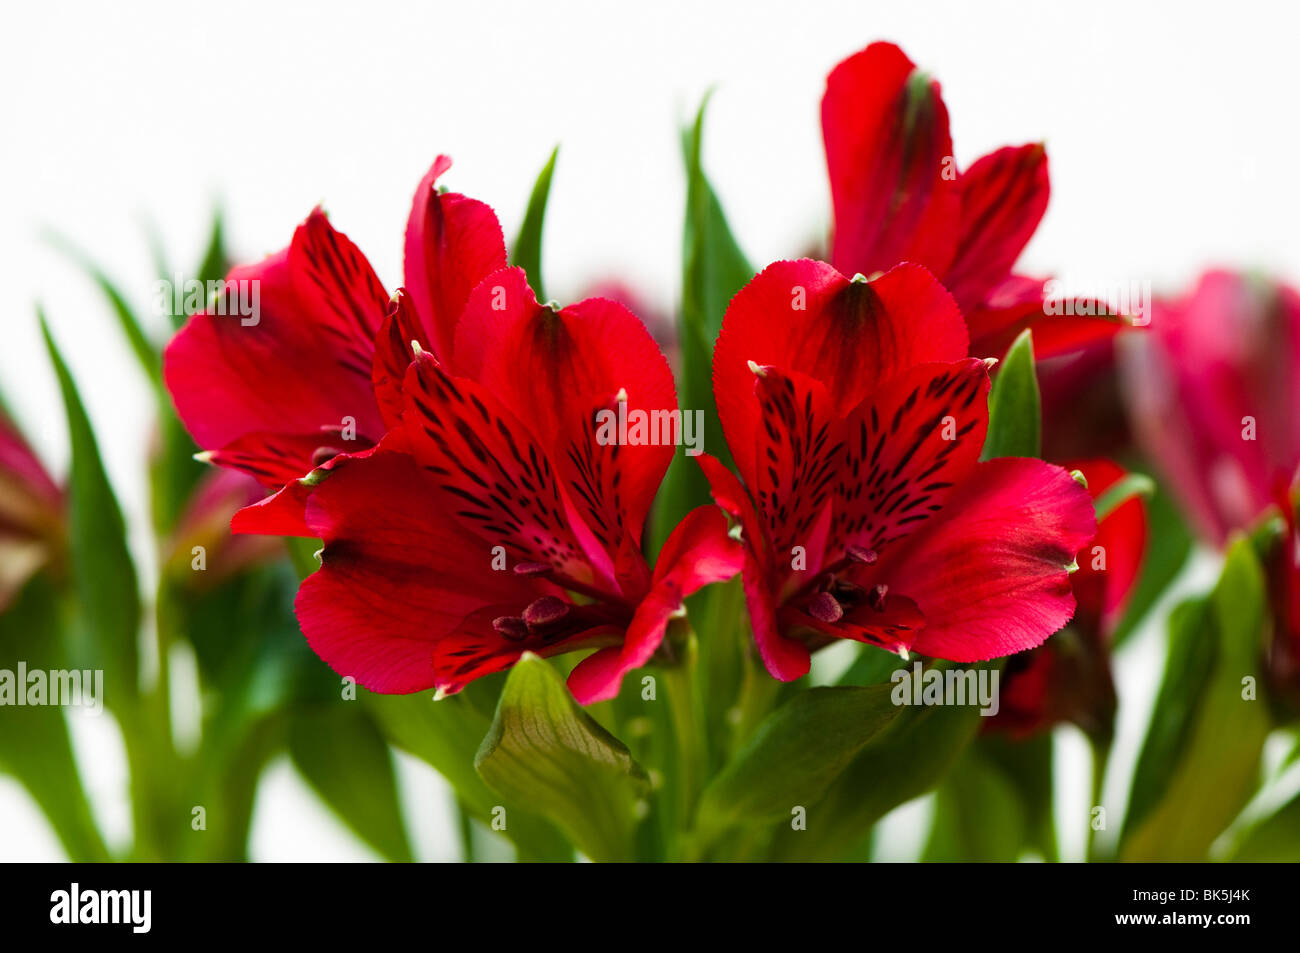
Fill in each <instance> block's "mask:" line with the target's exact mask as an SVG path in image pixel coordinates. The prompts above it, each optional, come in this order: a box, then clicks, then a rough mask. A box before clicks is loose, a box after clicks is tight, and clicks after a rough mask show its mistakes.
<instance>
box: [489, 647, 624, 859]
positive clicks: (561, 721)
mask: <svg viewBox="0 0 1300 953" xmlns="http://www.w3.org/2000/svg"><path fill="white" fill-rule="evenodd" d="M474 764H475V767H476V768H477V769H478V772H479V774H480V775H482V777H483V779H484V780H485V781H486V782H487V783H488V784H489V785H490V786H491V787H492V788H493V789H494V790H496V791H498V792H500V793H501V794H503V795H505V796H506V797H510V798H513V799H515V800H517V801H520V802H522V803H526V804H528V805H529V806H530V807H532V808H533V809H534V810H537V811H539V812H540V813H542V814H544V815H546V816H547V817H549V818H550V819H551V820H553V821H554V822H555V823H556V824H557V825H558V826H559V827H560V828H561V829H562V830H564V831H565V832H566V833H567V834H568V835H569V836H570V838H572V840H573V843H574V844H575V845H576V846H577V848H578V849H579V850H580V851H582V852H583V853H584V854H586V855H587V856H588V857H590V858H591V859H592V860H596V861H611V860H625V859H628V858H630V857H631V856H632V855H633V853H634V850H635V841H636V830H637V826H638V824H639V821H640V817H641V815H642V814H643V812H644V810H645V805H644V804H642V801H643V799H644V798H645V796H646V795H647V794H648V791H649V783H648V779H647V778H646V774H645V772H644V771H642V769H641V767H640V765H638V764H637V763H636V762H635V761H633V760H632V756H631V754H630V753H629V752H628V750H627V748H626V747H625V746H624V745H623V743H622V742H621V741H619V740H618V739H617V738H615V737H614V736H613V735H611V734H610V733H609V732H607V731H606V730H605V729H604V728H602V727H601V726H600V725H599V724H597V723H596V721H595V720H594V719H592V718H591V717H590V716H589V715H588V714H587V713H586V712H584V711H583V710H582V709H581V708H580V707H579V706H578V704H577V703H576V702H575V701H574V700H573V698H572V696H571V695H570V694H569V691H568V689H567V688H566V687H565V685H564V682H563V681H561V679H560V676H559V675H558V674H557V673H556V672H555V670H554V669H553V668H551V666H550V665H549V664H547V662H546V661H544V660H543V659H541V658H538V657H537V656H535V655H532V654H531V653H525V655H524V656H523V658H521V659H520V660H519V662H518V663H516V665H515V666H514V668H513V669H511V671H510V675H509V676H508V677H507V679H506V685H505V689H504V690H503V691H502V693H501V701H500V703H499V704H498V705H497V712H496V717H495V718H494V719H493V721H492V728H491V730H490V731H489V732H488V734H487V736H486V737H485V738H484V739H483V744H482V746H481V747H480V748H479V751H478V756H477V757H476V758H475V761H474Z"/></svg>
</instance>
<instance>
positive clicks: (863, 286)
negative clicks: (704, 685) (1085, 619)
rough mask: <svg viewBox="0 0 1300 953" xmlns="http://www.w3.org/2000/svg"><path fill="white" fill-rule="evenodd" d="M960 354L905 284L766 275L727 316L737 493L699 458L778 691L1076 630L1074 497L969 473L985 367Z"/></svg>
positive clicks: (908, 281) (940, 320) (728, 420)
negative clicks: (845, 652) (733, 534)
mask: <svg viewBox="0 0 1300 953" xmlns="http://www.w3.org/2000/svg"><path fill="white" fill-rule="evenodd" d="M967 345H968V338H967V332H966V325H965V323H964V322H963V321H962V316H961V312H960V311H959V310H958V308H957V305H956V302H954V301H953V299H952V296H951V295H949V294H948V292H946V291H945V290H944V289H943V287H942V286H941V285H940V284H939V283H938V282H937V281H935V280H934V278H933V277H932V276H931V275H930V274H929V273H928V272H927V271H926V270H925V269H924V268H921V267H920V266H917V265H910V264H909V265H900V266H898V267H896V268H893V269H891V270H890V271H888V272H886V273H884V274H883V275H881V276H879V277H877V278H875V279H873V280H871V281H866V280H862V279H854V280H850V279H848V278H846V277H844V276H843V275H842V274H840V273H839V272H838V271H836V270H835V269H834V268H833V267H831V266H830V265H827V264H823V263H821V262H817V261H810V260H803V261H783V262H777V263H776V264H773V265H771V266H769V267H768V268H766V269H765V270H764V271H763V272H762V273H760V274H759V275H758V276H757V277H755V278H754V279H753V280H752V281H751V282H750V283H749V284H748V285H746V286H745V287H744V288H743V289H742V290H741V291H740V292H739V293H738V294H737V295H736V297H735V298H733V299H732V302H731V305H730V307H729V308H728V309H727V313H726V317H725V319H724V320H723V324H722V332H721V334H720V335H719V337H718V342H717V346H716V348H715V350H714V357H713V388H714V396H715V397H716V399H717V404H718V412H719V415H720V417H721V420H722V427H723V430H724V431H725V434H726V438H727V445H728V446H729V447H730V449H731V453H732V456H733V457H734V459H735V461H736V467H737V469H738V470H739V472H740V476H741V478H742V479H743V481H744V486H743V487H742V485H741V483H740V482H739V481H738V480H737V479H736V478H735V476H734V475H732V474H731V473H730V472H729V471H727V470H725V469H724V468H723V467H722V466H721V465H720V464H719V463H718V462H717V461H716V460H714V459H712V458H708V457H701V458H700V459H701V460H702V462H703V465H704V467H705V471H706V473H707V475H708V477H709V479H710V482H711V484H712V486H713V492H714V498H715V499H716V500H717V501H718V503H719V504H720V505H721V506H722V507H723V508H724V509H726V510H728V511H729V512H731V513H732V514H733V516H735V517H736V518H737V519H738V520H739V521H740V524H741V527H742V532H743V537H744V540H745V544H746V550H745V566H744V583H745V592H746V597H747V601H748V605H749V612H750V618H751V620H752V623H753V629H754V637H755V640H756V642H757V645H758V649H759V652H760V654H761V655H762V658H763V661H764V662H765V664H766V665H767V668H768V670H769V671H770V672H771V673H772V674H773V675H774V676H776V677H777V678H780V679H783V680H790V679H794V678H798V677H799V676H801V675H803V674H804V673H806V672H807V671H808V668H809V662H810V658H809V651H810V649H815V648H817V647H819V646H821V645H824V644H826V643H828V642H829V641H831V640H833V639H835V638H848V639H855V640H858V641H863V642H869V643H872V644H875V645H879V646H882V647H884V648H886V649H889V650H891V651H895V652H898V653H900V654H905V653H907V652H909V651H916V652H919V653H921V654H923V655H930V656H936V657H939V658H946V659H952V660H955V661H959V662H973V661H978V660H982V659H988V658H994V657H998V656H1003V655H1009V654H1011V653H1013V652H1018V651H1021V650H1023V649H1027V648H1031V647H1033V646H1035V645H1038V644H1039V643H1040V642H1042V641H1043V640H1044V639H1045V638H1047V637H1048V636H1049V635H1051V634H1052V633H1053V632H1055V631H1056V630H1057V629H1059V628H1061V626H1063V625H1064V624H1065V623H1066V622H1067V621H1069V619H1070V617H1071V616H1072V615H1073V612H1074V605H1075V603H1074V597H1073V595H1072V594H1071V590H1070V579H1069V571H1068V567H1069V566H1070V565H1071V564H1072V563H1073V561H1074V558H1075V554H1076V553H1077V552H1078V551H1079V549H1080V548H1081V547H1082V546H1083V545H1084V544H1085V543H1086V542H1087V541H1088V540H1090V539H1091V538H1092V537H1093V535H1094V533H1095V529H1096V521H1095V518H1094V516H1093V511H1092V506H1091V503H1090V501H1089V499H1088V494H1087V491H1085V490H1084V489H1083V487H1081V486H1080V485H1079V484H1078V483H1077V482H1076V481H1075V480H1074V479H1073V478H1072V477H1071V476H1070V474H1069V473H1067V472H1066V471H1065V470H1062V469H1061V468H1060V467H1055V466H1051V465H1049V464H1047V463H1044V462H1042V461H1040V460H1030V459H1000V460H990V461H987V462H983V463H981V462H979V455H980V451H981V449H982V447H983V445H984V436H985V432H986V430H987V426H988V404H987V394H988V390H989V378H988V365H987V364H986V363H985V362H984V361H981V360H976V359H972V358H967V356H966V353H967Z"/></svg>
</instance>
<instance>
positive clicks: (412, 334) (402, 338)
mask: <svg viewBox="0 0 1300 953" xmlns="http://www.w3.org/2000/svg"><path fill="white" fill-rule="evenodd" d="M413 341H414V342H418V343H419V344H420V346H421V347H422V348H423V349H424V350H426V351H427V350H430V349H431V348H432V345H431V344H430V343H429V336H428V334H427V333H426V332H425V330H424V327H423V326H422V325H421V324H420V317H419V315H418V314H416V313H415V307H414V305H412V304H411V298H410V295H407V294H405V293H403V292H402V291H398V292H397V294H396V295H395V296H394V297H393V302H392V305H391V306H390V308H389V311H388V317H386V318H385V319H384V323H383V325H382V326H381V327H380V329H379V334H378V336H377V337H376V339H375V360H374V363H373V365H372V366H371V370H370V375H371V380H372V381H373V383H374V387H375V400H376V402H378V404H379V412H380V414H382V415H383V418H384V426H385V427H387V428H389V429H392V428H394V427H396V426H397V425H398V423H399V422H400V421H401V418H402V381H403V380H404V379H405V377H406V369H407V367H409V366H410V364H411V361H412V360H413V359H414V357H415V353H414V351H413V349H412V347H411V342H413Z"/></svg>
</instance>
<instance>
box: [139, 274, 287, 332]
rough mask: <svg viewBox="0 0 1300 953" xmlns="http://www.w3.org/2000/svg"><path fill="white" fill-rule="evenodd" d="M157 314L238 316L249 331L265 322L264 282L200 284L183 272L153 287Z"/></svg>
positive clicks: (255, 279)
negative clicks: (263, 310)
mask: <svg viewBox="0 0 1300 953" xmlns="http://www.w3.org/2000/svg"><path fill="white" fill-rule="evenodd" d="M153 308H154V312H155V313H156V314H158V315H161V316H164V317H165V316H175V315H186V316H188V315H192V314H199V313H200V312H203V311H210V313H212V314H218V315H221V316H223V317H224V316H226V315H230V316H232V317H238V318H239V323H240V324H242V325H243V326H244V327H246V328H251V327H256V326H257V325H258V323H260V322H261V320H262V282H261V281H260V280H259V279H257V278H237V279H231V278H227V279H224V280H214V281H199V280H198V279H197V278H186V277H185V276H183V275H182V274H180V272H177V273H176V274H175V275H173V276H172V279H170V280H169V279H167V278H160V279H159V280H158V281H155V282H154V285H153Z"/></svg>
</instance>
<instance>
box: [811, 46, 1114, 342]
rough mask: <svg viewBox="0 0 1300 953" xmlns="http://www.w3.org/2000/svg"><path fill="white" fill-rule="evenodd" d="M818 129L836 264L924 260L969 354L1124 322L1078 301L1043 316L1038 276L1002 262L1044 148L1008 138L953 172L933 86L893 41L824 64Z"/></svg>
mask: <svg viewBox="0 0 1300 953" xmlns="http://www.w3.org/2000/svg"><path fill="white" fill-rule="evenodd" d="M822 133H823V136H824V139H825V144H826V165H827V169H828V171H829V173H830V184H831V198H832V204H833V206H834V216H835V229H834V235H833V242H832V248H831V262H832V264H834V265H835V267H836V268H838V269H839V270H840V271H842V272H844V273H845V274H848V275H851V274H853V273H855V272H859V273H861V274H864V275H873V274H875V273H876V272H880V271H886V270H888V269H890V268H892V267H893V266H894V265H896V264H898V263H899V262H903V261H911V262H916V263H917V264H921V265H924V266H925V267H926V268H928V269H929V270H930V271H931V272H932V273H933V274H934V275H935V276H936V277H938V278H939V279H940V280H942V281H943V283H944V284H945V285H946V286H947V288H948V290H949V291H951V292H952V294H953V296H954V297H955V298H956V299H957V303H958V304H959V305H960V306H961V309H962V312H963V313H964V314H965V315H966V319H967V322H968V324H969V327H970V336H971V353H973V354H976V355H984V356H1001V355H1002V354H1003V353H1005V351H1006V349H1007V346H1008V345H1010V343H1011V341H1012V340H1013V339H1014V338H1015V336H1016V335H1017V334H1018V333H1019V332H1020V331H1022V330H1023V329H1024V328H1026V327H1029V326H1031V325H1032V326H1033V327H1034V329H1035V333H1034V346H1035V351H1036V352H1037V353H1038V355H1039V356H1040V357H1046V356H1049V355H1051V354H1054V353H1060V352H1063V351H1069V350H1073V349H1074V348H1076V347H1079V346H1080V345H1082V344H1084V343H1086V342H1087V341H1089V340H1095V339H1096V338H1098V337H1105V336H1109V335H1110V334H1113V333H1114V332H1115V330H1116V329H1117V328H1119V327H1120V326H1122V325H1121V324H1120V323H1119V322H1117V321H1116V320H1115V319H1113V318H1112V319H1098V318H1094V317H1075V316H1073V315H1078V314H1080V313H1081V309H1077V308H1076V309H1074V310H1073V312H1072V316H1070V317H1065V316H1051V317H1050V319H1049V317H1048V315H1047V314H1046V312H1045V309H1044V295H1045V284H1046V283H1045V282H1044V281H1043V280H1039V279H1031V278H1025V277H1022V276H1019V275H1016V274H1013V272H1012V267H1013V266H1014V265H1015V262H1016V259H1017V258H1018V257H1019V256H1020V252H1021V251H1022V250H1023V249H1024V247H1025V245H1026V244H1027V243H1028V241H1029V239H1030V238H1031V237H1032V236H1033V234H1034V230H1035V229H1036V228H1037V227H1038V223H1039V220H1041V219H1042V217H1043V212H1044V211H1045V210H1046V209H1047V199H1048V193H1049V185H1048V174H1047V154H1046V152H1045V151H1044V150H1043V147H1042V145H1041V144H1037V143H1034V144H1030V145H1023V146H1014V147H1013V146H1007V147H1005V148H1002V149H998V150H996V151H995V152H992V153H990V154H989V155H986V156H984V157H983V158H981V159H979V160H977V161H976V162H975V163H974V164H973V165H971V167H970V168H968V169H966V170H965V171H959V170H958V169H957V167H956V164H955V160H954V158H953V149H952V137H951V135H950V134H949V131H948V110H947V107H946V106H945V105H944V102H943V98H942V96H941V95H940V90H939V84H938V82H936V81H934V80H931V79H930V78H929V77H928V76H927V75H926V74H924V73H922V72H921V71H919V70H918V69H917V68H916V65H915V64H914V63H913V62H912V61H911V60H910V59H908V58H907V56H906V54H904V53H903V51H902V50H900V49H899V48H898V47H897V46H894V45H893V44H892V43H873V44H872V45H871V46H869V47H867V48H866V49H865V50H863V51H861V52H860V53H856V54H854V55H853V56H850V57H849V58H848V59H846V60H845V61H844V62H842V63H840V64H839V65H838V66H836V67H835V69H834V70H832V71H831V74H830V76H828V77H827V80H826V92H825V95H824V96H823V97H822ZM1094 307H1095V305H1094ZM1083 313H1087V312H1083Z"/></svg>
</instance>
